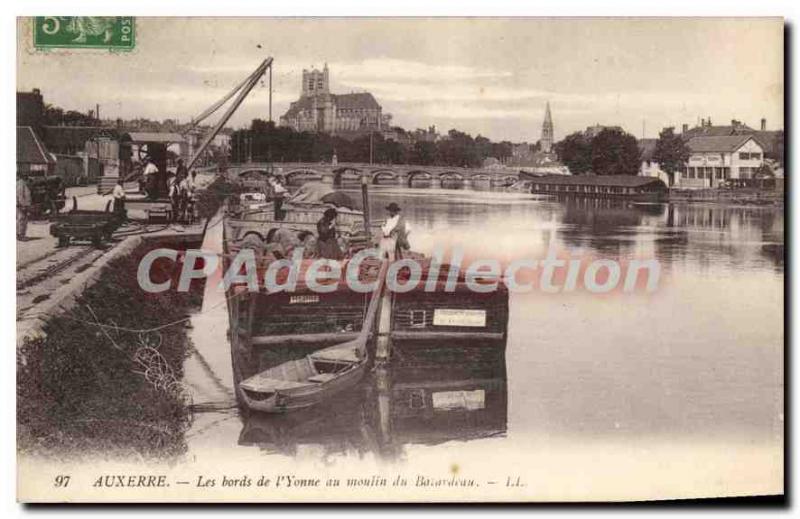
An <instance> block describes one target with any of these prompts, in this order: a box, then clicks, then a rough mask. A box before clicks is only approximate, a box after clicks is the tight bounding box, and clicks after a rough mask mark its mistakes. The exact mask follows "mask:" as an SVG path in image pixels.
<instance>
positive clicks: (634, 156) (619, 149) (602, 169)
mask: <svg viewBox="0 0 800 519" xmlns="http://www.w3.org/2000/svg"><path fill="white" fill-rule="evenodd" d="M640 157H641V153H640V151H639V143H638V142H637V141H636V137H634V136H633V135H631V134H629V133H626V132H624V131H622V130H619V129H616V128H606V129H604V130H603V131H601V132H600V133H599V134H597V136H596V137H595V138H594V139H592V171H593V172H594V173H595V175H638V174H639V166H640Z"/></svg>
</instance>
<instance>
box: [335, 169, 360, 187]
mask: <svg viewBox="0 0 800 519" xmlns="http://www.w3.org/2000/svg"><path fill="white" fill-rule="evenodd" d="M332 172H333V185H334V187H341V185H342V183H343V182H344V179H345V178H349V179H355V180H357V179H360V178H361V175H362V174H363V171H362V170H361V169H359V168H355V167H353V166H343V167H341V168H335V169H333V170H332Z"/></svg>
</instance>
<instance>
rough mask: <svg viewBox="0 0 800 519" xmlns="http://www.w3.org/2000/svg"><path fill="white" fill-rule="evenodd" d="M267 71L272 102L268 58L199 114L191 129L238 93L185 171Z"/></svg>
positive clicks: (269, 62) (270, 62) (200, 154)
mask: <svg viewBox="0 0 800 519" xmlns="http://www.w3.org/2000/svg"><path fill="white" fill-rule="evenodd" d="M267 69H269V71H270V75H269V77H270V85H269V90H270V101H271V100H272V58H271V57H269V58H267V59H265V60H264V61H262V62H261V64H260V65H259V66H258V68H256V70H255V71H254V72H253V73H252V74H250V76H248V77H247V79H245V80H244V81H243V82H242V83H240V84H239V85H237V86H236V87H235V88H234V89H233V90H231V91H230V92H229V93H228V94H227V95H226V96H225V97H223V98H222V99H221V100H220V101H218V102H216V103H214V104H213V105H212V106H211V107H209V108H208V109H207V110H206V111H205V112H203V113H202V114H200V115H199V116H198V117H197V118H195V119H194V120H193V121H192V127H194V126H196V125H197V124H198V123H200V121H202V120H204V119H205V118H207V117H208V116H209V115H211V114H212V113H214V112H215V111H217V110H218V109H219V108H220V107H221V106H222V105H224V104H225V103H226V102H227V101H228V100H229V99H230V98H232V97H233V96H234V95H236V93H237V92H238V95H237V96H236V99H234V101H233V104H231V106H229V107H228V109H227V110H226V111H225V113H224V114H223V115H222V117H221V118H220V120H219V121H217V124H216V125H214V128H213V129H212V130H211V132H210V133H209V134H208V135H206V136H205V137H204V138H203V142H202V144H201V145H200V147H199V148H197V150H196V151H195V152H194V154H193V155H192V158H191V159H189V162H188V164H186V168H187V169H191V168H192V166H193V165H194V163H195V162H197V159H199V158H200V157H201V156H202V154H203V152H205V151H206V149H207V148H208V145H209V144H211V141H213V140H214V137H216V136H217V134H219V131H220V130H221V129H222V128H223V127H224V126H225V124H227V122H228V120H230V118H231V116H233V114H234V112H236V109H238V108H239V105H241V104H242V102H243V101H244V100H245V98H246V97H247V95H248V94H249V93H250V91H251V90H253V88H254V87H255V86H256V85H257V84H258V82H259V80H260V79H261V78H262V76H264V74H265V73H266V72H267ZM271 110H272V106H270V111H271Z"/></svg>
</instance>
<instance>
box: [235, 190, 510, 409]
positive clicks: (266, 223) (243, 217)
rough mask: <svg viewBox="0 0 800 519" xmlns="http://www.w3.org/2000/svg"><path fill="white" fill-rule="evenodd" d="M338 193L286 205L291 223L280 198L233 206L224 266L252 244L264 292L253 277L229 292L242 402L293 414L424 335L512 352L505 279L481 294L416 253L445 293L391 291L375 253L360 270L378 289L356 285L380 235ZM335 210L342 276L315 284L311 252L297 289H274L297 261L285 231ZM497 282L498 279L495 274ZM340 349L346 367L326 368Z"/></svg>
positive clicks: (296, 231) (299, 229) (294, 231)
mask: <svg viewBox="0 0 800 519" xmlns="http://www.w3.org/2000/svg"><path fill="white" fill-rule="evenodd" d="M329 190H330V189H329ZM337 195H339V196H336V197H328V198H327V200H336V203H333V202H325V201H324V200H323V199H324V196H323V197H320V198H318V199H312V198H311V197H310V196H309V197H304V198H303V199H302V200H300V199H297V198H295V199H294V201H289V202H287V203H285V204H284V205H283V207H282V210H284V211H286V213H285V215H283V218H282V219H276V218H275V207H274V202H271V201H267V202H264V203H260V204H254V205H256V206H255V207H254V206H250V207H247V208H245V209H243V208H242V207H237V205H238V203H233V204H229V206H228V207H226V215H225V217H224V218H223V237H224V238H223V265H224V271H225V272H227V271H228V270H229V266H230V262H231V261H232V260H233V258H234V257H235V256H236V254H237V253H239V252H240V251H241V250H242V249H245V248H249V249H253V250H254V251H255V257H256V259H257V270H258V289H257V290H252V287H248V286H247V284H246V283H243V282H237V283H232V284H231V285H230V286H229V287H228V289H227V290H228V294H227V301H228V314H229V321H230V326H229V330H230V331H229V333H230V346H231V362H232V367H233V379H234V386H235V388H236V398H237V401H238V403H239V405H240V406H241V407H243V408H245V409H249V410H255V411H266V412H283V411H290V410H293V409H297V408H302V407H308V406H311V405H315V404H318V403H320V402H322V401H324V400H325V399H327V398H329V397H330V396H332V395H333V394H335V393H337V392H339V391H342V390H344V389H347V388H348V387H350V386H352V385H355V384H357V383H358V381H359V379H360V377H361V374H362V373H363V371H364V370H366V369H367V367H368V365H369V363H371V362H372V361H373V360H374V358H375V357H376V356H377V357H378V358H380V359H381V360H385V359H388V357H389V356H390V355H391V350H392V345H393V344H395V343H398V344H399V343H401V342H402V343H403V344H404V346H405V345H407V344H411V345H412V347H413V343H414V342H415V341H418V342H421V343H422V342H424V343H426V344H431V343H434V344H435V343H437V342H438V343H441V344H442V345H446V344H448V343H452V342H453V341H459V342H467V343H470V344H472V345H476V346H479V347H490V348H495V349H502V350H504V349H505V344H506V330H507V323H508V291H507V288H506V287H505V286H504V285H503V284H502V283H497V289H496V290H493V291H491V292H486V293H476V292H473V291H472V290H470V289H469V288H468V287H467V285H466V282H465V279H464V273H463V272H458V275H457V276H455V280H456V281H455V283H452V279H451V280H449V283H450V284H449V285H448V277H449V273H450V267H449V265H446V264H445V265H441V266H440V267H438V268H437V267H435V266H433V265H432V262H431V259H430V258H426V257H424V256H423V255H421V254H418V253H414V252H406V253H404V254H403V257H404V259H408V258H413V259H415V260H417V261H418V262H419V265H420V267H421V270H422V278H423V279H429V278H431V277H432V278H433V279H432V280H430V281H431V282H428V283H426V284H427V285H428V287H429V288H430V287H431V286H433V287H435V290H433V291H426V289H425V288H426V287H425V284H422V285H420V286H418V287H416V288H414V289H413V290H411V291H408V292H404V293H399V292H392V291H390V290H388V289H384V280H383V277H382V276H384V274H385V271H386V270H387V269H388V268H389V267H390V266H391V263H392V260H390V259H388V258H385V259H383V260H381V259H378V258H377V257H374V256H368V257H366V258H358V260H357V261H358V265H357V273H358V280H359V282H360V283H362V284H374V285H376V286H377V289H376V290H375V291H373V292H371V293H363V292H360V291H356V290H353V288H352V287H351V283H350V282H349V281H351V280H348V279H347V272H348V270H350V269H349V267H350V266H351V262H352V261H356V260H354V256H356V255H357V254H358V253H359V252H361V251H363V250H364V249H368V248H373V247H374V244H375V242H374V240H373V239H372V233H371V232H370V233H367V232H366V231H365V229H366V228H370V226H369V224H368V223H366V222H365V220H366V221H368V218H367V219H365V216H364V213H363V212H362V211H361V210H360V209H355V208H352V207H353V206H355V204H353V203H348V202H347V201H346V200H345V199H344V198H342V197H346V195H343V194H342V193H337ZM350 202H352V201H350ZM345 205H349V206H350V207H349V208H348V207H346V206H345ZM329 207H336V209H337V211H338V212H339V215H340V218H341V221H340V222H339V221H338V218H337V223H338V226H339V229H340V239H341V240H340V243H341V249H342V250H343V251H344V258H343V259H342V260H339V261H338V264H339V267H340V268H339V269H338V270H339V272H340V277H339V278H338V279H328V280H327V281H326V283H327V285H328V286H327V287H326V290H325V291H324V292H320V291H319V290H312V289H311V288H310V287H309V286H308V284H307V283H306V276H305V275H304V273H306V272H307V269H308V268H309V267H311V266H312V264H313V263H314V262H315V261H316V259H315V258H314V257H305V255H304V259H302V261H301V262H300V267H299V270H300V273H301V275H299V276H297V282H296V284H295V286H294V287H293V289H292V290H276V291H269V290H267V289H266V288H265V283H264V281H263V280H264V277H265V276H266V275H267V272H268V271H269V269H270V266H271V265H273V264H274V262H278V261H283V262H284V264H285V263H287V262H288V260H287V258H288V257H289V256H290V255H291V254H290V251H287V250H286V248H285V247H283V246H280V244H278V243H276V240H277V238H276V236H277V233H278V230H279V229H282V230H283V231H282V233H283V234H286V231H288V233H289V234H290V235H294V236H297V235H300V234H302V233H308V232H311V231H310V226H312V225H313V226H314V228H315V226H316V221H317V220H318V219H319V217H320V216H321V215H322V212H324V210H325V209H327V208H329ZM312 222H313V224H312ZM296 242H297V243H300V242H301V240H300V239H299V238H298V239H297V240H296ZM306 243H307V242H306ZM301 245H302V244H301ZM304 252H307V251H304ZM281 268H282V269H283V270H280V271H279V274H277V275H276V276H277V279H278V281H279V283H280V282H282V281H285V276H286V275H287V272H286V269H288V267H281ZM354 269H355V266H354ZM273 275H275V274H273ZM281 276H284V277H283V278H281ZM404 276H407V271H405V270H402V269H401V270H400V271H399V272H398V276H397V277H398V281H399V283H400V284H402V283H404V282H405V281H406V279H407V277H406V278H405V279H404ZM477 281H478V282H481V280H480V279H479V280H477ZM492 281H494V282H496V281H497V280H487V282H492ZM332 346H333V347H332ZM355 351H358V352H359V353H357V354H356V353H354V352H355ZM331 352H334V353H336V352H350V353H348V354H347V355H346V356H347V357H348V358H347V362H346V363H345V364H342V365H340V366H338V367H336V368H331V366H329V365H324V364H325V362H324V359H325V358H326V357H328V356H330V355H329V354H330V353H331ZM337 355H338V353H337ZM287 357H289V359H288V360H287ZM281 366H283V367H281ZM329 368H331V369H332V371H331V369H329ZM289 371H292V373H291V374H289ZM329 375H333V376H332V377H331V376H329ZM290 382H291V383H290ZM290 386H291V387H290ZM292 393H295V395H294V396H296V397H297V398H293V395H292ZM301 394H302V395H301ZM301 396H302V398H301Z"/></svg>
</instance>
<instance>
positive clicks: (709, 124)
mask: <svg viewBox="0 0 800 519" xmlns="http://www.w3.org/2000/svg"><path fill="white" fill-rule="evenodd" d="M706 124H708V127H709V128H711V116H710V115H709V116H708V119H706Z"/></svg>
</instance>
